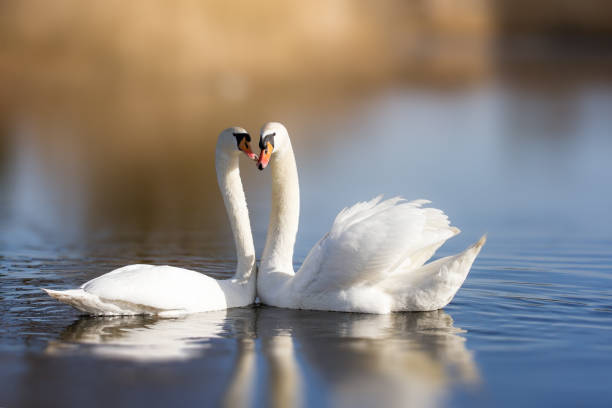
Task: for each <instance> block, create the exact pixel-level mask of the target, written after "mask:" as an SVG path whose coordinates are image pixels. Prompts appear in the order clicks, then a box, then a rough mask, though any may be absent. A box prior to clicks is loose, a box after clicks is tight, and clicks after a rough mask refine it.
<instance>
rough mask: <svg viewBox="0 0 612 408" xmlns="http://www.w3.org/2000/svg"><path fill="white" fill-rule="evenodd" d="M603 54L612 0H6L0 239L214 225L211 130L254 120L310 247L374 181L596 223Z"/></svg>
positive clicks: (0, 71)
mask: <svg viewBox="0 0 612 408" xmlns="http://www.w3.org/2000/svg"><path fill="white" fill-rule="evenodd" d="M611 67H612V6H611V5H610V2H609V1H606V0H583V1H571V0H542V1H539V2H533V1H523V0H520V1H517V0H466V1H461V2H455V1H451V0H412V1H400V0H397V1H394V0H390V1H381V2H371V1H344V0H335V1H312V2H298V1H280V0H279V1H276V0H267V1H262V2H257V4H254V3H252V2H248V1H232V2H225V1H206V2H203V1H193V0H186V1H180V2H170V1H148V0H147V1H144V0H139V1H131V2H129V3H125V2H119V1H104V2H102V1H95V2H80V1H71V0H56V1H53V2H47V1H36V0H28V1H18V0H14V1H13V0H4V1H3V2H2V3H1V4H0V197H1V202H0V205H1V207H0V208H1V210H2V212H1V214H2V215H1V220H2V226H3V231H4V232H5V234H2V235H3V241H4V242H3V244H6V245H9V246H20V245H23V244H24V242H31V241H32V240H35V241H46V242H84V241H87V240H89V239H92V238H93V237H96V236H98V235H99V234H110V235H109V236H111V237H119V236H120V234H121V232H122V231H132V232H133V233H135V234H137V235H138V236H139V237H140V238H137V237H134V238H133V239H143V240H144V239H146V237H147V236H151V235H152V234H157V233H162V234H165V233H170V232H175V233H176V234H178V235H179V236H186V234H188V231H189V230H201V229H206V230H208V231H211V230H212V231H215V233H218V234H225V235H226V236H227V237H228V239H229V231H228V225H227V222H226V219H225V217H223V216H222V215H221V214H223V207H222V200H221V197H220V195H219V193H218V190H217V188H216V179H215V175H214V157H213V152H214V151H213V148H214V145H215V140H216V137H217V135H218V133H219V131H220V130H222V129H223V128H225V127H228V126H232V125H239V126H243V127H245V128H247V129H248V130H249V131H250V132H251V133H252V134H254V135H256V138H257V137H258V132H259V128H260V126H261V125H262V124H263V123H264V122H266V121H270V120H275V121H282V122H284V123H285V124H286V125H287V126H288V128H289V131H290V133H291V134H292V136H293V139H294V140H295V141H294V144H296V145H297V147H296V154H297V159H298V166H299V169H300V170H301V181H302V199H303V208H304V209H303V211H304V213H303V214H304V215H303V219H304V218H305V219H307V220H309V224H308V225H313V227H312V229H313V231H312V233H311V234H312V236H310V235H309V234H310V233H309V231H308V229H307V230H306V231H305V232H304V234H306V235H307V236H308V237H307V240H310V241H308V243H307V244H308V245H306V244H305V245H306V246H308V247H309V246H310V245H309V244H312V242H313V241H315V240H316V239H318V237H320V236H321V235H322V234H323V233H324V231H325V228H326V227H327V226H329V223H330V222H331V220H332V219H333V217H334V215H335V214H336V213H337V211H338V210H340V209H341V208H342V207H343V206H345V205H350V204H352V203H353V202H355V201H356V200H362V199H369V198H371V197H372V196H374V195H376V194H379V193H385V194H387V195H398V194H399V195H403V196H405V197H407V198H420V197H427V198H430V199H432V200H433V201H434V205H437V206H440V207H441V208H443V209H445V210H446V211H447V212H448V213H449V215H450V216H451V219H453V220H454V221H455V222H456V223H457V225H459V226H463V227H465V224H466V223H469V224H470V227H471V229H473V231H474V232H473V234H474V237H476V235H477V234H479V233H481V232H483V231H485V230H489V231H491V230H493V231H495V230H496V228H497V227H499V228H500V229H504V230H508V229H512V228H513V226H515V225H516V224H517V222H518V223H519V224H520V225H529V226H530V228H533V226H534V222H535V223H536V224H538V222H539V221H538V220H540V221H541V220H542V219H543V218H542V217H544V218H546V217H548V218H547V219H546V222H545V223H544V224H543V225H541V226H540V227H541V229H539V230H538V231H540V232H541V231H542V230H549V229H550V228H552V229H553V230H554V231H555V232H559V231H561V232H567V231H576V230H577V229H578V230H580V231H582V230H584V232H585V233H593V232H594V231H595V232H596V231H603V230H604V229H605V228H602V222H601V219H600V220H599V221H598V222H593V220H594V219H596V218H597V216H598V215H601V216H605V214H607V208H609V207H610V204H611V203H612V200H611V199H610V192H609V190H610V188H609V183H607V182H606V183H605V184H601V185H600V184H599V181H602V182H603V178H602V177H603V176H602V172H604V173H605V171H607V170H609V169H610V167H609V166H608V165H607V161H608V158H609V155H610V153H611V152H612V150H611V142H610V139H611V137H610V136H611V135H610V131H611V129H612V126H611V122H610V112H612V88H611V82H610V79H611V76H612V70H611ZM373 150H375V151H373ZM250 165H251V164H248V163H247V162H246V161H245V162H244V166H245V167H243V175H244V177H245V178H246V180H245V183H246V184H247V186H246V188H247V193H248V198H249V201H250V205H251V207H252V209H253V212H252V214H251V215H252V217H256V218H257V219H256V220H255V221H253V222H254V226H255V233H256V240H257V241H258V243H261V241H263V234H264V233H265V227H266V225H267V208H268V207H267V205H268V202H267V201H266V200H267V191H268V190H267V184H268V181H269V180H268V179H267V178H266V177H267V176H266V175H261V174H258V173H257V172H255V171H254V170H255V169H254V167H252V168H251V167H248V166H250ZM608 174H609V173H608ZM323 198H324V199H325V200H322V199H323ZM576 206H580V207H581V208H582V210H580V211H575V210H576V208H577V207H576ZM585 207H586V208H585ZM568 213H572V216H570V217H568V216H567V214H568ZM576 213H580V214H576ZM309 217H311V218H316V219H317V220H318V219H321V222H320V225H319V223H317V222H315V223H314V224H313V223H312V222H311V221H310V218H309ZM550 217H552V219H553V220H554V221H553V222H551V219H550ZM606 220H607V221H609V218H606ZM603 224H605V225H604V226H605V227H609V226H610V223H603ZM472 227H473V228H472ZM176 238H177V236H173V237H172V238H169V241H172V240H175V239H176ZM258 247H259V248H260V246H259V245H258Z"/></svg>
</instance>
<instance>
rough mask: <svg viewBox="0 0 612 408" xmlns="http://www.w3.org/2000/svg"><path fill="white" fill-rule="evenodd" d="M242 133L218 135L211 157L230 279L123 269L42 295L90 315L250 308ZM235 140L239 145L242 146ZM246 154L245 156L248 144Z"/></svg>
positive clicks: (251, 262)
mask: <svg viewBox="0 0 612 408" xmlns="http://www.w3.org/2000/svg"><path fill="white" fill-rule="evenodd" d="M246 133H247V132H246V131H245V130H244V129H242V128H237V127H234V128H229V129H226V130H224V131H223V132H221V134H220V135H219V138H218V141H217V148H216V155H215V158H216V161H215V165H216V169H217V179H218V182H219V188H220V190H221V193H222V195H223V199H224V202H225V207H226V210H227V213H228V216H229V218H230V224H231V227H232V232H233V234H234V242H235V244H236V252H237V258H238V262H237V267H236V273H235V274H234V277H233V278H232V279H225V280H217V279H213V278H211V277H209V276H206V275H204V274H202V273H199V272H195V271H190V270H187V269H182V268H176V267H173V266H153V265H128V266H124V267H122V268H119V269H115V270H114V271H112V272H109V273H106V274H104V275H102V276H100V277H98V278H95V279H92V280H90V281H89V282H86V283H85V284H83V285H81V286H80V287H79V288H78V289H69V290H50V289H43V290H44V291H45V292H47V293H48V294H49V295H50V296H52V297H54V298H55V299H57V300H59V301H60V302H64V303H67V304H69V305H71V306H73V307H75V308H77V309H78V310H80V311H82V312H85V313H87V314H92V315H134V314H156V315H161V316H176V315H182V314H186V313H195V312H207V311H213V310H222V309H226V308H230V307H240V306H247V305H249V304H251V303H253V301H254V300H255V286H256V284H255V280H256V264H255V247H254V245H253V237H252V234H251V225H250V221H249V214H248V210H247V205H246V199H245V196H244V190H243V188H242V182H241V180H240V171H239V168H238V159H239V155H240V150H238V149H237V139H236V136H237V135H239V136H240V137H242V138H244V136H245V135H246ZM240 140H241V141H242V146H245V144H244V143H245V141H244V140H242V139H240ZM248 140H250V136H249V137H248ZM246 149H247V150H249V151H250V148H249V147H248V144H247V145H246ZM251 155H252V153H251ZM252 156H254V155H252Z"/></svg>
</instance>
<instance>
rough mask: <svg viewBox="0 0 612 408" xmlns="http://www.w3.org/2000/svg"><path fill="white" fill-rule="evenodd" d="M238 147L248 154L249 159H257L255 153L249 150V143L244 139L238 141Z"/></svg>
mask: <svg viewBox="0 0 612 408" xmlns="http://www.w3.org/2000/svg"><path fill="white" fill-rule="evenodd" d="M238 148H239V149H240V150H242V151H243V152H244V154H246V155H247V156H249V159H251V160H253V161H257V159H259V157H257V155H256V154H255V153H253V151H252V150H251V148H250V147H249V144H248V143H247V141H246V140H245V139H242V141H241V142H240V145H238Z"/></svg>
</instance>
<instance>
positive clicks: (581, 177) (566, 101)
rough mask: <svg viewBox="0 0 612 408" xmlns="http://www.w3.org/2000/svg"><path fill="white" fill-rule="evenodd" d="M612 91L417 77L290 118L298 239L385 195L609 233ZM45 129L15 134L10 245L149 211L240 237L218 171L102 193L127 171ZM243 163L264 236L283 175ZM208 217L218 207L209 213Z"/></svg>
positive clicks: (115, 224)
mask: <svg viewBox="0 0 612 408" xmlns="http://www.w3.org/2000/svg"><path fill="white" fill-rule="evenodd" d="M611 95H612V91H610V89H609V88H606V87H583V88H572V89H566V90H557V89H554V88H552V89H548V88H545V89H535V90H534V89H521V88H509V87H507V86H503V85H494V84H492V85H489V86H482V87H480V88H469V89H459V90H455V91H439V92H435V91H431V90H419V89H406V90H403V91H393V92H388V93H383V94H380V95H378V96H377V97H374V98H370V99H366V100H364V101H361V102H359V101H358V102H355V103H353V104H352V106H351V107H349V108H344V109H343V110H342V111H341V112H340V113H339V114H338V115H335V116H334V115H326V116H324V118H323V119H321V120H317V118H316V115H315V116H313V117H312V118H309V119H306V120H305V119H304V118H301V120H300V124H299V125H298V126H294V127H291V122H289V123H288V125H289V130H290V132H291V134H292V136H293V140H294V145H295V150H296V155H297V159H298V166H299V171H300V181H301V190H302V218H301V219H302V224H301V233H300V240H299V242H298V244H299V245H302V241H304V242H305V243H304V244H303V246H305V247H308V248H309V247H310V244H311V243H312V242H315V241H316V240H317V239H318V238H319V237H320V236H321V235H322V234H323V233H324V231H325V230H326V228H328V227H329V225H330V224H331V221H332V220H333V217H334V216H335V215H336V214H337V212H338V211H339V210H340V209H341V208H342V207H344V206H346V205H350V204H353V203H355V202H356V201H359V200H365V199H369V198H372V197H374V196H376V195H378V194H381V193H383V194H385V195H387V196H391V195H402V196H404V197H406V198H409V199H416V198H421V197H424V198H428V199H430V200H432V201H433V205H434V206H437V207H440V208H442V209H444V210H445V211H446V212H447V213H448V215H449V216H450V218H451V220H452V221H453V222H454V223H455V224H456V225H458V226H459V227H460V228H462V229H463V230H464V231H465V232H466V233H467V234H466V240H474V239H475V238H476V237H477V236H478V235H479V234H480V233H482V232H484V231H489V232H490V233H495V232H496V231H503V233H504V234H507V235H508V234H510V235H512V234H519V233H521V232H520V231H523V232H524V231H526V230H528V231H529V232H530V233H531V234H534V235H538V236H550V235H554V234H579V235H585V234H587V235H588V234H596V235H597V234H602V233H605V232H606V231H607V230H608V229H609V226H610V220H609V215H608V211H607V209H608V208H609V207H610V206H611V204H612V193H611V191H610V188H609V183H608V182H607V175H608V174H610V173H611V172H612V168H611V164H610V160H609V155H610V152H612V138H610V137H609V129H611V128H612V117H610V115H609V114H607V112H608V111H609V108H610V107H612V96H611ZM262 120H264V119H262ZM37 130H38V131H40V129H35V128H31V127H28V123H27V122H26V123H24V124H22V125H20V126H19V128H18V129H16V130H15V132H14V135H13V136H14V137H13V138H12V139H11V140H12V142H13V143H12V144H11V147H12V149H13V150H12V154H10V155H9V157H10V160H9V164H8V169H7V171H6V174H5V177H4V179H5V180H6V182H5V186H4V189H5V190H6V191H8V192H9V194H8V200H9V202H8V203H5V208H8V210H9V214H8V215H9V216H8V217H7V218H5V219H6V220H8V224H9V225H12V226H13V230H14V231H15V234H14V235H13V239H12V240H10V243H12V244H14V245H15V244H17V242H16V241H18V238H19V235H20V234H21V235H23V234H27V233H29V234H30V235H33V236H38V237H40V236H41V235H42V236H44V235H50V236H51V237H52V238H53V239H57V238H58V237H61V236H64V237H65V238H66V239H67V240H74V239H77V237H79V236H81V237H82V236H88V235H90V232H89V231H88V229H90V227H88V226H91V225H99V226H100V225H101V226H102V227H103V228H106V229H109V228H110V230H113V228H119V229H120V228H122V227H123V226H124V225H122V224H125V223H126V222H127V223H128V224H129V221H130V220H131V219H139V217H142V216H143V214H144V215H147V214H149V216H148V218H147V219H148V220H149V224H151V223H152V224H151V225H149V226H148V228H149V229H151V230H153V231H155V230H159V229H160V228H161V229H162V230H163V229H167V228H168V227H170V228H171V227H172V225H173V224H174V223H177V224H178V223H179V222H182V224H184V222H185V220H186V222H187V223H188V225H202V226H204V227H205V228H211V222H212V223H213V224H214V225H213V226H212V227H214V228H215V229H217V230H219V231H223V232H222V233H223V234H224V235H227V234H226V233H227V231H225V229H226V227H225V225H224V224H219V223H218V222H215V221H218V220H223V219H222V218H220V217H216V216H215V214H217V213H218V212H219V211H222V207H221V206H220V205H219V204H220V200H221V199H220V197H219V194H218V191H217V189H216V187H215V185H214V178H212V177H211V175H209V174H207V173H200V175H198V174H196V175H192V177H191V178H188V179H179V180H180V182H178V183H177V182H173V181H172V179H171V178H170V179H165V178H164V177H163V176H160V173H159V171H157V170H156V171H153V170H151V171H150V172H147V170H146V167H144V168H138V167H135V168H134V169H133V170H134V171H135V172H138V171H145V173H143V174H142V175H141V176H139V177H140V178H139V179H140V180H144V179H149V180H150V182H151V184H152V185H155V184H156V183H157V185H161V186H162V187H160V188H158V189H157V190H152V191H150V192H147V193H143V194H144V195H142V196H141V195H138V189H139V188H141V187H139V186H137V185H133V184H132V185H131V184H129V183H127V184H126V185H125V186H123V187H122V188H123V189H122V190H121V189H120V190H118V191H115V195H114V196H108V197H103V198H100V197H99V196H97V195H96V194H98V193H97V192H98V190H99V189H102V191H104V190H103V186H104V185H106V184H108V183H111V184H112V183H114V184H118V183H117V178H116V177H115V176H107V178H108V177H113V178H112V179H109V180H106V181H105V178H104V177H103V175H104V174H103V172H102V176H101V175H100V174H91V173H92V172H94V171H96V170H95V169H96V166H93V165H91V166H90V163H89V162H88V160H87V159H86V158H84V157H81V156H79V151H80V150H79V147H78V146H74V145H73V144H71V143H70V141H67V140H66V139H62V138H58V140H57V141H56V142H54V141H53V140H48V139H44V138H40V137H37V136H40V135H36V134H35V132H36V131H37ZM250 130H251V132H252V133H254V134H257V132H258V129H250ZM204 154H206V156H210V155H211V154H212V153H211V152H207V153H204V152H203V153H202V155H204ZM205 159H206V160H208V161H211V160H212V157H206V158H205ZM173 160H174V161H180V160H181V157H175V158H174V159H173ZM172 162H173V161H172V160H171V161H170V163H172ZM109 165H112V163H109ZM242 166H243V167H242V169H243V170H242V173H243V177H244V178H245V184H246V189H247V193H248V199H249V205H250V207H251V209H252V213H251V216H252V217H253V218H254V220H253V224H254V227H255V233H256V235H255V237H256V245H257V246H258V248H261V245H263V237H264V234H265V228H266V227H267V215H268V214H267V211H268V208H269V207H268V205H269V202H268V192H269V175H268V174H267V173H264V174H262V173H260V172H257V171H255V169H254V167H251V163H249V162H248V161H246V160H244V161H243V164H242ZM196 169H197V171H198V172H201V171H202V169H201V168H199V167H197V166H196V167H194V168H193V171H196ZM168 170H169V171H170V170H171V169H168ZM126 171H130V168H129V167H128V168H126ZM168 177H169V176H168ZM166 178H167V177H166ZM136 180H138V178H136ZM177 181H178V180H177ZM200 182H201V183H203V184H202V185H200V184H199V183H200ZM92 183H93V184H92ZM164 186H165V187H164ZM202 186H206V187H202ZM197 189H201V190H202V191H203V193H201V194H199V193H198V194H192V196H193V197H191V198H190V199H186V197H185V194H184V193H181V192H182V191H188V190H194V191H197ZM125 197H128V198H125ZM103 201H111V202H112V201H116V202H117V203H121V205H125V206H128V208H127V210H126V214H133V216H134V217H135V218H134V217H131V218H130V217H128V218H125V217H123V218H122V217H118V218H117V217H114V214H113V213H112V212H110V213H109V212H108V211H106V210H108V208H106V210H105V207H103V205H104V204H101V202H103ZM173 214H174V215H173ZM176 214H180V217H181V218H180V219H177V216H176ZM204 215H208V216H209V217H208V218H206V217H205V218H204V221H202V216H204ZM96 217H102V220H103V222H102V224H99V223H96V222H92V219H93V218H96ZM189 220H191V221H189ZM189 223H190V224H189ZM182 224H181V225H182ZM32 230H34V231H32ZM30 238H31V237H30ZM30 238H28V237H24V239H25V240H26V241H27V239H30ZM466 243H467V241H466ZM298 248H301V246H300V247H298ZM308 248H302V250H301V252H304V253H303V254H301V255H304V254H305V251H306V250H307V249H308Z"/></svg>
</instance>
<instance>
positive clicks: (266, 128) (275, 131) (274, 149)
mask: <svg viewBox="0 0 612 408" xmlns="http://www.w3.org/2000/svg"><path fill="white" fill-rule="evenodd" d="M287 143H289V132H287V128H285V126H283V124H282V123H279V122H268V123H266V124H265V125H263V127H262V128H261V133H260V135H259V148H260V149H261V153H260V154H259V160H257V168H258V169H259V170H263V169H265V168H266V167H267V166H268V163H270V159H271V158H272V155H273V154H276V153H278V152H281V151H282V150H283V148H284V147H285V146H286V145H287Z"/></svg>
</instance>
